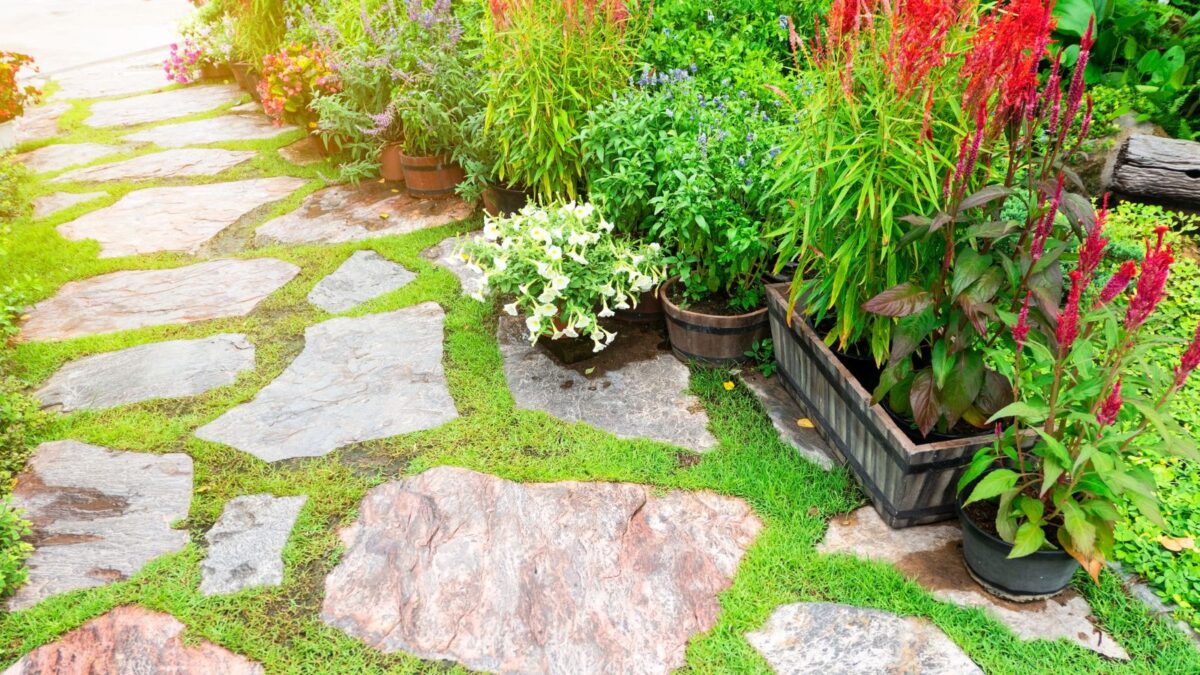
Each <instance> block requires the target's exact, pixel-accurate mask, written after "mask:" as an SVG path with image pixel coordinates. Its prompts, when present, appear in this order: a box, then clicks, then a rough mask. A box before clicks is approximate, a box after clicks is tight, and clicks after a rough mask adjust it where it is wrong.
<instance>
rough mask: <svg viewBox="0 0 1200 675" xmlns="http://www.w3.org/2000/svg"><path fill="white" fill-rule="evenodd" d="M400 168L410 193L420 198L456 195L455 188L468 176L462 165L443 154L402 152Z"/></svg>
mask: <svg viewBox="0 0 1200 675" xmlns="http://www.w3.org/2000/svg"><path fill="white" fill-rule="evenodd" d="M400 168H401V169H402V170H403V172H404V185H405V187H407V188H408V194H410V195H412V196H414V197H417V198H418V199H444V198H446V197H453V196H454V188H456V187H458V184H459V183H461V182H463V179H465V178H466V177H467V174H466V172H464V171H463V169H462V167H461V166H459V165H457V164H455V163H454V162H452V161H450V158H449V157H445V156H441V155H428V156H421V155H418V156H413V155H406V154H404V153H403V152H401V153H400Z"/></svg>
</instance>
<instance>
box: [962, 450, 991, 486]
mask: <svg viewBox="0 0 1200 675" xmlns="http://www.w3.org/2000/svg"><path fill="white" fill-rule="evenodd" d="M994 459H995V457H994V455H993V451H992V448H983V449H981V450H980V451H979V452H976V453H975V456H974V457H972V458H971V463H970V464H969V465H968V466H967V469H966V471H963V475H962V476H961V477H959V479H958V487H957V489H956V490H955V492H962V491H963V489H964V488H965V487H967V486H968V485H970V484H971V481H973V480H975V479H976V478H978V477H980V476H982V475H983V472H984V471H987V470H988V467H990V466H991V465H992V462H993V461H994Z"/></svg>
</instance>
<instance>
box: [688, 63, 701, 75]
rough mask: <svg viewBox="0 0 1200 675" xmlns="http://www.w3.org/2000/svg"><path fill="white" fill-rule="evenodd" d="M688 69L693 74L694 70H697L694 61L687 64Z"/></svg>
mask: <svg viewBox="0 0 1200 675" xmlns="http://www.w3.org/2000/svg"><path fill="white" fill-rule="evenodd" d="M688 70H690V71H692V74H693V75H694V74H696V71H697V70H699V68H698V67H697V66H696V64H695V63H692V65H690V66H688Z"/></svg>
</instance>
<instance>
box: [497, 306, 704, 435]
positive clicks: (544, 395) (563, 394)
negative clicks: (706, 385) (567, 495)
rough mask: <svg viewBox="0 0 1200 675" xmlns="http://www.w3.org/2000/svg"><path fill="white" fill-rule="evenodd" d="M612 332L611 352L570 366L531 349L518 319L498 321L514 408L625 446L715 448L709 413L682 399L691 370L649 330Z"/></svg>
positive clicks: (685, 397) (696, 402)
mask: <svg viewBox="0 0 1200 675" xmlns="http://www.w3.org/2000/svg"><path fill="white" fill-rule="evenodd" d="M615 327H616V328H617V331H618V338H617V342H616V343H614V346H613V347H611V348H609V349H607V350H605V351H603V352H601V353H600V354H598V355H597V356H596V357H594V358H591V359H587V360H585V361H582V362H579V363H576V364H572V365H569V366H565V365H562V364H561V363H560V362H559V361H558V360H557V359H555V358H554V357H553V356H552V355H550V354H549V353H547V352H546V351H545V348H544V347H540V346H533V345H530V344H529V338H528V337H527V335H528V331H527V330H526V329H525V323H524V321H523V320H522V319H521V318H520V317H513V316H503V317H501V319H500V325H499V328H498V330H497V339H498V340H499V341H500V354H501V355H502V356H503V357H504V377H505V379H507V380H508V388H509V389H510V390H511V391H512V395H513V399H514V400H515V401H516V404H517V407H519V408H524V409H526V410H543V411H545V412H548V413H550V414H551V415H554V416H555V417H558V418H560V419H563V420H566V421H568V422H587V423H588V424H591V425H592V426H595V427H599V428H601V429H604V430H605V431H608V432H610V433H612V434H615V435H617V436H620V437H621V438H651V439H655V440H659V441H663V442H666V443H673V444H675V445H680V446H683V447H685V448H690V449H692V450H696V451H701V452H702V451H705V450H709V449H711V448H713V447H715V446H716V445H717V439H716V438H714V437H713V435H712V434H711V433H709V431H708V415H707V414H706V413H705V412H704V406H703V405H701V403H700V401H699V399H697V398H696V397H695V396H692V395H690V394H687V393H685V391H686V390H687V388H688V377H689V375H690V373H689V371H688V368H687V366H685V365H683V364H682V363H680V362H679V360H678V359H676V358H674V357H673V356H671V353H670V352H669V351H666V350H663V349H660V345H661V344H662V343H663V337H662V336H661V335H660V334H659V333H658V332H657V331H655V330H653V329H649V328H646V327H644V326H634V325H619V326H615ZM542 339H543V340H545V339H546V338H542ZM589 370H590V372H588V371H589Z"/></svg>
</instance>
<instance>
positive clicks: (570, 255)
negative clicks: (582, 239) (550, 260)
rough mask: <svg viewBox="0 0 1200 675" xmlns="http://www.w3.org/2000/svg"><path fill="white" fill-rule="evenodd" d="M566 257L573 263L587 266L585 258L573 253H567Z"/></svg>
mask: <svg viewBox="0 0 1200 675" xmlns="http://www.w3.org/2000/svg"><path fill="white" fill-rule="evenodd" d="M567 257H568V258H570V259H571V260H574V261H575V262H577V263H579V264H580V265H584V266H587V264H588V260H587V258H585V257H583V256H581V255H579V254H578V253H576V252H575V251H568V252H567Z"/></svg>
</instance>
